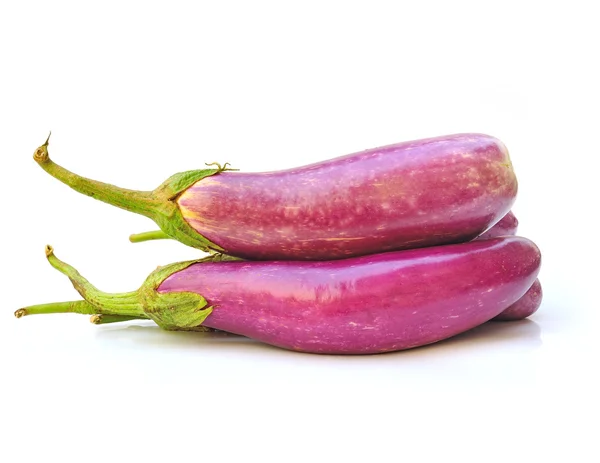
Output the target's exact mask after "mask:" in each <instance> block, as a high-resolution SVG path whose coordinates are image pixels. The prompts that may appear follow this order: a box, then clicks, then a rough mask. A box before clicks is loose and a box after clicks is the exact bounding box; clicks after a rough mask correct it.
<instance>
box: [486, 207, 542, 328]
mask: <svg viewBox="0 0 600 463" xmlns="http://www.w3.org/2000/svg"><path fill="white" fill-rule="evenodd" d="M518 227H519V221H518V220H517V217H516V216H515V215H514V214H513V213H512V211H511V212H509V213H508V214H506V215H505V216H504V217H502V219H501V220H500V221H499V222H498V223H497V224H496V225H494V226H493V227H492V228H490V229H489V230H488V231H486V232H485V233H483V234H481V235H479V236H478V237H477V238H475V239H476V240H486V239H491V238H497V237H500V236H507V235H514V234H516V233H517V229H518ZM542 296H543V293H542V283H541V282H540V280H539V279H536V280H535V281H534V282H533V284H532V285H531V288H529V289H528V290H527V292H526V293H525V294H524V295H523V297H521V298H520V299H519V300H518V301H517V302H515V303H514V304H512V305H511V306H510V307H508V308H506V309H505V310H504V311H503V312H502V313H501V314H499V315H497V316H496V317H494V318H493V320H496V321H515V320H523V319H524V318H527V317H529V316H531V315H533V314H534V313H535V312H536V311H537V310H538V309H539V308H540V305H541V304H542Z"/></svg>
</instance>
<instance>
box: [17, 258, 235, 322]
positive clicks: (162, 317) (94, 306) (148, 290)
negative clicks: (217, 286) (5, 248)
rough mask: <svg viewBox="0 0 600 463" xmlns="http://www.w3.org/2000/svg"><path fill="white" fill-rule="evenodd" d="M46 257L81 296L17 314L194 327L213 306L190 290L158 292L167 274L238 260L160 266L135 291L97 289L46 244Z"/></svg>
mask: <svg viewBox="0 0 600 463" xmlns="http://www.w3.org/2000/svg"><path fill="white" fill-rule="evenodd" d="M46 257H47V259H48V262H50V265H52V267H54V268H55V269H56V270H58V271H59V272H61V273H62V274H64V275H66V276H67V277H68V278H69V279H70V280H71V283H73V286H74V287H75V289H76V290H77V292H78V293H79V294H80V295H81V297H83V300H80V301H67V302H55V303H50V304H40V305H34V306H30V307H25V308H22V309H19V310H17V311H16V312H15V316H16V317H17V318H20V317H23V316H25V315H35V314H49V313H79V314H86V315H91V316H92V317H91V319H90V321H91V322H92V323H95V324H104V323H115V322H122V321H127V320H136V319H150V320H153V321H155V322H156V324H157V325H159V326H160V327H161V328H164V329H167V330H195V331H204V330H206V328H205V327H202V326H201V325H202V322H204V320H205V319H206V317H208V315H210V313H211V312H212V310H213V307H211V306H209V305H208V303H207V301H206V299H205V298H204V297H203V296H202V295H200V294H196V293H193V292H172V293H159V292H158V291H157V288H158V287H159V286H160V284H161V283H162V282H163V281H164V280H165V279H166V278H167V277H169V276H170V275H172V274H174V273H176V272H178V271H180V270H183V269H185V268H187V267H188V266H190V265H192V264H195V263H198V262H215V261H223V260H237V259H235V258H232V257H229V256H225V255H221V254H213V255H211V256H208V257H206V258H204V259H200V260H194V261H187V262H178V263H175V264H171V265H167V266H164V267H159V268H157V269H156V270H155V271H154V272H152V273H151V274H150V276H149V277H148V278H147V279H146V281H145V282H144V284H143V285H142V286H141V287H140V288H139V289H138V290H137V291H132V292H128V293H114V294H109V293H105V292H102V291H100V290H98V289H97V288H96V287H94V286H93V285H92V284H91V283H90V282H89V281H88V280H86V279H85V278H84V277H83V276H82V275H81V274H80V273H79V272H78V271H77V270H76V269H75V268H73V267H72V266H71V265H69V264H67V263H65V262H63V261H61V260H60V259H58V258H57V257H56V256H55V255H54V250H53V249H52V247H51V246H46Z"/></svg>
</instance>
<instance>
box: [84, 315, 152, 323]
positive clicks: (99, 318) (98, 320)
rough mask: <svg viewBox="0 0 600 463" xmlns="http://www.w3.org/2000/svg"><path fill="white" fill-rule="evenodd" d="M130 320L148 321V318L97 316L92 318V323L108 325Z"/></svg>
mask: <svg viewBox="0 0 600 463" xmlns="http://www.w3.org/2000/svg"><path fill="white" fill-rule="evenodd" d="M130 320H148V317H130V316H127V315H108V314H95V315H92V316H91V317H90V322H92V323H93V324H94V325H105V324H108V323H120V322H127V321H130Z"/></svg>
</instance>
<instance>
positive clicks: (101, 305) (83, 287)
mask: <svg viewBox="0 0 600 463" xmlns="http://www.w3.org/2000/svg"><path fill="white" fill-rule="evenodd" d="M46 258H47V259H48V262H50V265H52V267H54V268H55V269H56V270H58V271H59V272H61V273H62V274H63V275H66V276H67V277H69V280H71V283H73V286H74V287H75V289H76V290H77V292H78V293H79V294H81V297H83V298H84V299H85V300H86V301H87V302H88V303H89V304H91V305H92V306H94V307H96V308H97V310H96V312H92V313H101V314H110V315H126V316H133V317H139V316H143V315H144V307H143V305H142V303H141V301H140V298H139V295H138V292H137V291H132V292H128V293H115V294H109V293H105V292H103V291H100V290H99V289H98V288H96V287H95V286H94V285H92V284H91V283H90V282H89V281H88V280H86V279H85V278H84V277H83V276H82V275H81V274H80V273H79V272H78V271H77V270H76V269H75V268H73V267H72V266H71V265H69V264H67V263H66V262H63V261H61V260H60V259H59V258H58V257H56V256H55V255H54V249H53V248H52V246H49V245H48V246H46ZM79 313H86V314H88V313H90V312H79Z"/></svg>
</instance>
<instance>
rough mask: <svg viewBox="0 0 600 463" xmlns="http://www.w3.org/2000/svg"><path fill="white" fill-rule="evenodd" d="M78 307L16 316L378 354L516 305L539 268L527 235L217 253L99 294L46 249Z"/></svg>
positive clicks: (430, 339) (442, 335) (447, 333)
mask: <svg viewBox="0 0 600 463" xmlns="http://www.w3.org/2000/svg"><path fill="white" fill-rule="evenodd" d="M46 254H47V257H48V259H49V261H50V263H51V264H52V266H53V267H55V268H56V269H58V270H59V271H61V272H62V273H64V274H66V275H67V276H68V277H69V278H70V279H71V281H72V282H73V284H74V286H75V288H76V289H77V290H78V291H79V293H80V294H81V295H82V296H83V299H84V300H82V301H74V302H64V303H54V304H43V305H38V306H32V307H27V308H24V309H20V310H18V311H17V312H15V315H16V316H17V317H21V316H23V315H30V314H38V313H55V312H77V313H85V314H90V315H93V317H92V318H93V321H95V322H96V323H104V322H113V321H123V320H129V319H133V318H140V319H143V318H148V319H152V320H154V321H155V322H156V323H157V324H158V325H159V326H161V327H162V328H165V329H170V330H195V329H203V327H209V328H215V329H218V330H224V331H228V332H231V333H235V334H240V335H244V336H247V337H250V338H253V339H256V340H259V341H262V342H264V343H267V344H271V345H274V346H279V347H282V348H286V349H292V350H295V351H302V352H313V353H323V354H373V353H379V352H390V351H398V350H402V349H408V348H412V347H417V346H422V345H426V344H431V343H434V342H436V341H440V340H442V339H446V338H449V337H451V336H454V335H456V334H459V333H462V332H464V331H467V330H469V329H471V328H474V327H476V326H478V325H480V324H482V323H484V322H486V321H488V320H490V319H492V318H494V317H496V316H497V315H498V314H500V313H501V312H502V311H503V310H504V309H505V308H506V307H509V306H511V305H512V304H513V303H515V302H516V301H517V300H518V299H519V298H521V296H523V295H524V294H525V293H526V291H527V290H528V288H530V287H531V285H532V284H533V282H534V281H535V279H536V277H537V274H538V271H539V268H540V262H541V256H540V252H539V250H538V248H537V247H536V246H535V244H534V243H533V242H531V241H530V240H528V239H526V238H521V237H515V236H506V237H501V238H495V239H490V240H483V241H472V242H469V243H463V244H456V245H446V246H437V247H431V248H422V249H414V250H409V251H398V252H388V253H383V254H375V255H368V256H362V257H356V258H351V259H344V260H336V261H318V262H306V261H301V262H298V261H272V262H264V261H260V262H249V261H239V260H236V259H234V258H228V257H226V256H221V255H216V256H211V257H209V258H206V259H203V260H202V261H192V262H181V263H177V264H172V265H169V266H166V267H160V268H159V269H157V270H156V271H154V272H153V273H152V274H151V275H150V276H149V277H148V279H147V280H146V282H145V283H144V284H143V285H142V287H141V288H140V289H139V290H137V291H134V292H131V293H122V294H107V293H103V292H101V291H99V290H97V289H96V288H95V287H94V286H92V285H91V284H90V283H89V282H88V281H87V280H85V279H84V278H83V277H82V276H81V275H80V274H79V273H78V272H77V271H76V270H75V269H74V268H73V267H71V266H69V265H68V264H66V263H64V262H62V261H60V260H59V259H58V258H56V256H54V253H53V251H52V248H50V247H48V248H47V252H46Z"/></svg>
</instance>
